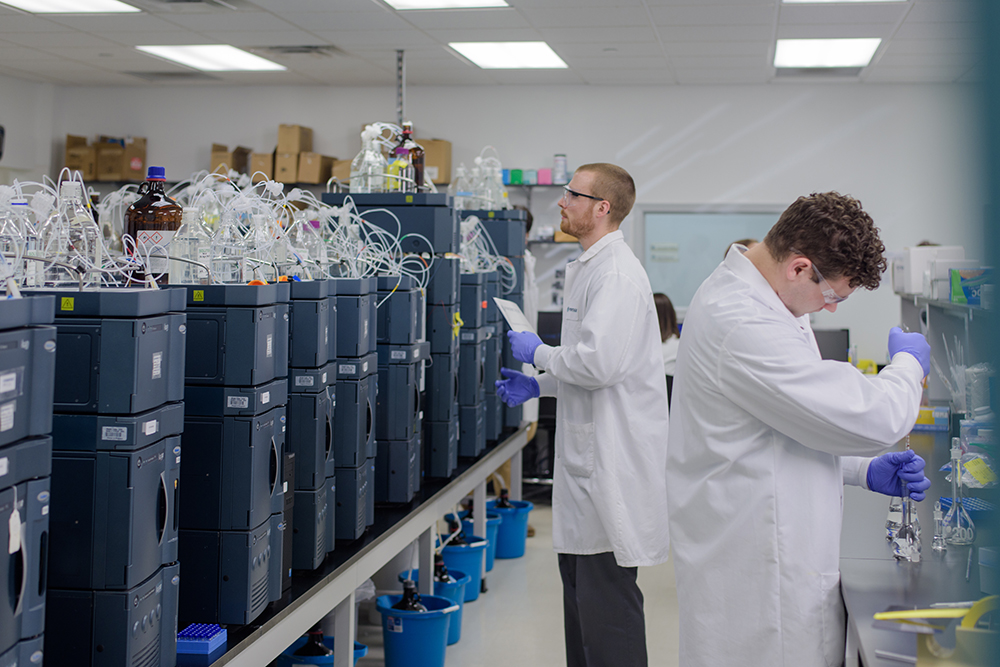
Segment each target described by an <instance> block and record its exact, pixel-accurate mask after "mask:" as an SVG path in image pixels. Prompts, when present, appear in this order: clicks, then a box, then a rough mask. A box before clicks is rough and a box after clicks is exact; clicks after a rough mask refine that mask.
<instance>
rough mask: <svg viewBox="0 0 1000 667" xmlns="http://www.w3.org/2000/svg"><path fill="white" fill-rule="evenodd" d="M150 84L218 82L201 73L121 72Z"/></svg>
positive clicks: (215, 78) (216, 79) (212, 77)
mask: <svg viewBox="0 0 1000 667" xmlns="http://www.w3.org/2000/svg"><path fill="white" fill-rule="evenodd" d="M123 74H128V75H130V76H134V77H136V78H138V79H142V80H143V81H149V82H150V83H170V82H177V83H191V82H197V81H219V78H218V77H215V76H209V75H208V74H203V73H202V72H123Z"/></svg>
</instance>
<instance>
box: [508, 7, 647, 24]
mask: <svg viewBox="0 0 1000 667" xmlns="http://www.w3.org/2000/svg"><path fill="white" fill-rule="evenodd" d="M522 13H523V14H524V15H525V17H526V18H527V19H528V23H530V24H531V25H533V26H535V27H536V28H589V27H591V26H616V27H621V26H625V27H628V26H646V25H649V15H648V14H646V10H645V9H644V8H642V7H575V8H573V9H571V10H566V9H563V8H557V9H532V10H523V11H522Z"/></svg>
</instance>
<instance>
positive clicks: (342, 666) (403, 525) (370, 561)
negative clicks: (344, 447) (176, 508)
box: [177, 425, 527, 667]
mask: <svg viewBox="0 0 1000 667" xmlns="http://www.w3.org/2000/svg"><path fill="white" fill-rule="evenodd" d="M504 438H505V439H502V440H501V441H500V442H498V443H497V444H496V445H495V446H493V447H492V448H491V449H488V450H487V451H486V452H485V453H484V454H483V455H481V456H480V457H479V458H477V459H476V460H474V461H468V460H462V459H459V465H458V468H457V469H456V471H455V475H454V476H453V477H451V478H450V479H447V480H429V481H428V480H425V481H423V483H422V484H421V488H420V491H419V492H418V493H417V496H416V498H414V500H413V501H411V502H410V503H406V504H401V505H396V506H390V507H379V508H378V509H377V511H376V512H375V524H374V525H373V526H371V527H370V528H369V529H368V530H367V531H366V532H365V534H364V535H363V536H361V537H360V538H358V539H357V540H354V541H351V542H342V541H340V540H338V541H337V548H336V549H335V550H334V551H333V552H331V553H330V554H329V555H328V556H327V559H326V561H325V562H324V563H323V565H322V566H321V567H320V568H319V569H317V570H315V571H312V572H308V573H303V572H298V571H296V573H295V576H294V577H293V579H292V587H291V590H290V591H288V592H286V593H285V595H284V596H282V598H281V599H280V600H278V601H277V602H274V603H272V604H271V605H270V606H269V607H268V608H267V609H266V610H265V611H264V613H263V614H261V615H260V616H259V617H257V618H256V619H255V620H254V622H253V623H251V624H250V625H245V626H236V627H230V628H227V634H228V644H227V648H226V649H225V652H222V649H220V650H219V653H218V654H216V655H213V656H211V657H210V658H209V659H207V660H206V659H204V658H195V659H191V658H189V657H188V656H178V663H177V664H178V665H194V664H198V665H206V666H207V665H211V666H212V667H221V666H222V665H228V666H234V667H242V666H244V665H246V666H259V665H266V664H268V663H269V662H270V661H271V660H273V659H274V658H276V657H277V656H278V655H279V654H280V653H281V652H282V651H284V650H285V649H286V648H288V647H289V646H291V645H292V643H293V642H295V640H297V639H298V638H299V637H301V636H302V635H304V634H305V633H306V632H308V631H309V629H310V628H311V627H312V626H313V625H315V624H316V623H317V622H319V620H320V619H321V618H323V617H324V616H326V615H327V614H328V613H330V612H331V611H334V612H335V617H334V618H335V621H334V627H335V629H336V632H335V636H338V637H352V638H353V637H354V636H355V627H356V619H355V613H356V610H355V601H354V591H355V589H357V588H358V586H360V585H361V584H362V583H363V582H364V581H365V580H367V579H368V578H370V577H371V576H372V575H373V574H375V572H377V571H378V570H379V569H381V568H382V566H383V565H385V564H386V563H388V562H389V561H390V560H392V559H393V558H394V557H395V556H396V555H397V554H399V553H400V552H402V551H403V550H404V549H406V548H407V547H408V546H409V545H411V544H412V543H413V542H414V541H417V543H418V560H419V564H420V571H421V574H420V584H419V587H420V592H421V594H424V595H430V594H431V591H430V587H431V586H432V585H433V582H434V577H433V573H432V568H433V566H434V555H433V551H434V539H435V538H436V523H437V520H438V519H440V518H441V517H443V516H444V515H445V514H447V513H448V512H451V511H452V510H453V508H454V507H455V506H456V505H457V504H458V503H459V501H460V500H462V498H464V497H465V496H466V495H467V494H468V493H470V492H472V493H473V494H474V496H473V498H474V502H475V505H476V507H485V506H486V482H487V480H488V479H489V478H490V476H491V475H492V474H493V471H494V470H496V469H497V468H498V467H499V466H500V465H501V464H502V463H503V462H505V461H507V460H508V459H510V460H511V464H512V465H511V479H510V481H509V484H510V489H509V492H510V497H511V498H512V499H520V498H521V475H520V471H521V450H522V449H523V448H524V446H525V444H526V443H527V425H522V426H521V428H519V429H518V430H516V431H513V432H510V433H506V434H505V436H504ZM473 521H474V532H475V534H477V535H485V534H486V532H485V530H486V525H485V522H486V513H485V512H476V514H475V518H474V519H473ZM182 576H183V572H182ZM425 582H426V583H425ZM352 664H353V656H352V655H351V652H349V651H343V652H339V653H337V654H336V656H335V661H334V665H335V667H348V665H352Z"/></svg>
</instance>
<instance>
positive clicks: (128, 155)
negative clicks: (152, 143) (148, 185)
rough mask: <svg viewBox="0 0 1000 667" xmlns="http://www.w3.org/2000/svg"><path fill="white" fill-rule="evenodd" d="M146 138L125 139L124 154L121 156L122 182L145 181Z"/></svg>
mask: <svg viewBox="0 0 1000 667" xmlns="http://www.w3.org/2000/svg"><path fill="white" fill-rule="evenodd" d="M146 166H147V163H146V138H145V137H125V152H124V153H123V154H122V180H125V181H144V180H146Z"/></svg>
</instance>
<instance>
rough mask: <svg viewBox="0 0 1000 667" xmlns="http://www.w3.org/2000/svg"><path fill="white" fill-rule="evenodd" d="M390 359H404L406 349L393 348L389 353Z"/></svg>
mask: <svg viewBox="0 0 1000 667" xmlns="http://www.w3.org/2000/svg"><path fill="white" fill-rule="evenodd" d="M389 356H390V358H392V359H404V360H405V359H406V350H393V351H392V352H390V353H389Z"/></svg>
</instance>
